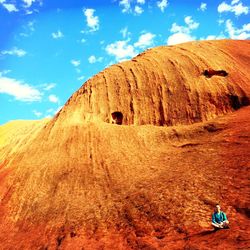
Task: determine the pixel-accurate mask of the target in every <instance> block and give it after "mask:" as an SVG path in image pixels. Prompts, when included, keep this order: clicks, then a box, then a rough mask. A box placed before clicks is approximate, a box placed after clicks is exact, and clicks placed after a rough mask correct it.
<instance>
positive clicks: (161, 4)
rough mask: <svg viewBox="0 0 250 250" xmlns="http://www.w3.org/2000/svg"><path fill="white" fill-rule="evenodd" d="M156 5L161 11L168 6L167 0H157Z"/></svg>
mask: <svg viewBox="0 0 250 250" xmlns="http://www.w3.org/2000/svg"><path fill="white" fill-rule="evenodd" d="M157 6H158V7H159V8H160V10H161V11H162V12H164V10H165V9H166V8H167V6H168V0H162V1H158V2H157Z"/></svg>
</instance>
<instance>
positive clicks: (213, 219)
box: [212, 213, 217, 223]
mask: <svg viewBox="0 0 250 250" xmlns="http://www.w3.org/2000/svg"><path fill="white" fill-rule="evenodd" d="M212 222H213V223H217V222H216V220H215V216H214V213H213V215H212Z"/></svg>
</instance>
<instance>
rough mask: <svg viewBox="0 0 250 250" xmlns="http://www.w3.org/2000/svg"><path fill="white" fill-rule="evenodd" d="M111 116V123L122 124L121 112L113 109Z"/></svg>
mask: <svg viewBox="0 0 250 250" xmlns="http://www.w3.org/2000/svg"><path fill="white" fill-rule="evenodd" d="M111 116H112V119H113V120H112V124H118V125H122V120H123V114H122V112H119V111H115V112H113V113H112V114H111Z"/></svg>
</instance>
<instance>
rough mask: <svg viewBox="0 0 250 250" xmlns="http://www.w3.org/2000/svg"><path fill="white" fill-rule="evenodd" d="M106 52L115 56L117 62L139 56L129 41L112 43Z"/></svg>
mask: <svg viewBox="0 0 250 250" xmlns="http://www.w3.org/2000/svg"><path fill="white" fill-rule="evenodd" d="M105 50H106V52H107V53H108V54H109V55H111V56H114V57H115V59H116V61H124V60H128V59H130V58H132V57H134V56H136V55H137V54H138V53H137V52H136V51H135V48H134V46H133V45H131V44H129V40H126V41H116V42H114V43H111V44H109V45H107V47H106V49H105Z"/></svg>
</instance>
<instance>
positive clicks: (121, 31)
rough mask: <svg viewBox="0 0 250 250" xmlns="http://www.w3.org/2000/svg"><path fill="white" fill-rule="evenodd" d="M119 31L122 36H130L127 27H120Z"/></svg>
mask: <svg viewBox="0 0 250 250" xmlns="http://www.w3.org/2000/svg"><path fill="white" fill-rule="evenodd" d="M120 33H121V34H122V37H123V38H127V37H130V35H131V33H130V32H129V31H128V27H125V28H123V29H121V30H120Z"/></svg>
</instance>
